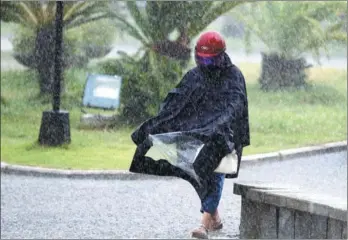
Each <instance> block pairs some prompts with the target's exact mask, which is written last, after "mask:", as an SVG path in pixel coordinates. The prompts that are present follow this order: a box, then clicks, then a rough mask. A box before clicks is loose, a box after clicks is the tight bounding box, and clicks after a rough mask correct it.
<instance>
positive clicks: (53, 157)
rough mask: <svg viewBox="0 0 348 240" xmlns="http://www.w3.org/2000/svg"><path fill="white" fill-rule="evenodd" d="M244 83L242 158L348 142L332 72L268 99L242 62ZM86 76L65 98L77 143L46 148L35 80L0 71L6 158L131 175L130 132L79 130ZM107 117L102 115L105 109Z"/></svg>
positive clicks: (69, 84) (339, 74) (340, 80)
mask: <svg viewBox="0 0 348 240" xmlns="http://www.w3.org/2000/svg"><path fill="white" fill-rule="evenodd" d="M240 68H241V69H242V71H243V72H244V74H245V77H246V79H247V89H248V97H249V108H250V110H249V112H250V126H251V143H252V144H251V146H249V147H247V148H245V152H244V153H245V155H249V154H256V153H265V152H270V151H277V150H281V149H288V148H294V147H300V146H308V145H313V144H319V143H326V142H332V141H342V140H345V139H346V136H347V128H346V122H347V80H346V79H347V74H346V72H344V71H340V70H334V69H312V70H310V80H309V82H310V84H311V85H312V87H310V88H309V89H307V90H300V91H289V92H277V93H264V92H261V91H260V90H259V88H258V83H257V77H258V75H259V71H260V67H259V65H257V64H241V65H240ZM86 73H87V71H84V70H70V71H68V72H67V73H66V76H65V79H66V89H67V94H65V95H64V98H63V101H62V108H63V109H67V110H69V112H70V124H71V137H72V143H71V144H70V145H67V146H63V147H58V148H48V147H41V146H39V145H38V144H37V143H36V142H37V139H38V134H39V128H40V123H41V116H42V111H44V110H50V109H51V108H52V107H51V104H50V102H49V99H48V100H47V99H46V100H43V99H40V98H38V97H37V94H38V86H37V83H36V81H35V78H36V76H35V74H34V73H33V72H30V71H21V72H14V71H8V72H2V74H1V96H2V97H4V99H5V102H6V104H5V105H3V104H2V105H1V160H2V161H5V162H9V163H15V164H24V165H36V166H44V167H56V168H70V169H127V168H128V166H129V164H130V162H131V159H132V156H133V153H134V150H135V146H134V144H133V143H132V142H131V139H130V134H131V132H132V130H133V129H131V128H129V127H128V128H126V127H123V128H118V129H116V130H86V129H80V128H79V121H80V117H81V111H80V107H79V104H80V103H81V96H82V90H83V84H84V82H85V79H86ZM101 112H102V111H101Z"/></svg>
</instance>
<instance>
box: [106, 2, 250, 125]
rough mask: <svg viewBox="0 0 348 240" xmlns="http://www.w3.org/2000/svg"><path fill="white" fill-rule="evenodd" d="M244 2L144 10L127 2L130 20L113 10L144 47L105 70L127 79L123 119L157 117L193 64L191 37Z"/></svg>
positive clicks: (176, 4) (153, 5)
mask: <svg viewBox="0 0 348 240" xmlns="http://www.w3.org/2000/svg"><path fill="white" fill-rule="evenodd" d="M244 2H246V1H242V0H238V1H233V2H216V1H191V2H190V1H178V2H174V1H171V2H166V1H147V2H146V6H145V8H144V7H140V6H138V5H137V4H136V2H134V1H127V2H126V7H127V9H128V12H129V16H130V19H129V20H127V19H126V18H124V17H123V16H120V15H119V14H118V13H117V12H114V13H113V17H114V18H115V19H117V20H118V26H119V27H120V28H121V29H122V30H124V31H125V32H126V33H127V34H128V35H129V36H131V37H133V38H135V39H136V40H138V41H139V42H141V44H142V47H141V49H139V53H138V54H136V55H135V56H132V57H130V56H127V55H126V54H123V55H122V58H121V59H120V60H110V61H109V62H107V63H104V65H103V66H102V71H104V72H105V73H108V74H119V75H122V76H123V78H124V83H123V89H122V96H123V97H122V99H123V102H124V106H123V111H122V115H123V117H124V118H125V119H127V120H128V121H129V122H138V121H143V120H144V119H145V118H147V117H149V116H153V115H154V114H155V113H157V111H158V109H159V104H160V101H162V100H163V98H164V97H165V95H166V93H167V91H168V90H169V89H171V88H172V87H174V86H175V84H176V83H177V82H178V81H179V80H180V79H181V77H182V74H183V71H184V69H185V68H186V67H187V64H188V63H189V60H190V58H191V49H190V46H189V45H190V41H191V39H192V38H193V37H195V36H196V35H197V34H199V32H201V31H202V30H204V29H205V28H206V27H207V26H208V25H209V24H210V23H211V22H213V21H214V20H215V19H216V18H218V17H219V16H220V15H221V14H223V13H224V12H226V11H228V10H230V9H231V8H233V7H235V6H237V5H239V4H241V3H244ZM197 19H199V21H198V20H197ZM174 33H177V34H176V35H175V34H174Z"/></svg>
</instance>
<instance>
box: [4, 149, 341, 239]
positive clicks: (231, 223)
mask: <svg viewBox="0 0 348 240" xmlns="http://www.w3.org/2000/svg"><path fill="white" fill-rule="evenodd" d="M238 180H257V181H265V182H277V183H282V182H283V183H286V184H289V183H290V184H294V185H296V186H301V187H302V188H303V189H307V190H308V191H312V192H316V193H318V192H320V193H323V194H329V195H335V196H339V197H342V198H345V199H347V153H346V152H342V153H333V154H326V155H321V156H313V157H307V158H299V159H296V160H291V161H283V162H274V163H264V164H261V165H259V166H248V167H244V168H243V169H241V172H240V177H239V178H238ZM238 180H226V182H225V188H224V192H223V197H222V200H221V206H220V212H221V216H222V218H223V220H224V224H225V225H224V229H223V230H222V231H220V232H218V233H216V234H214V235H212V236H211V238H238V232H239V230H238V227H239V220H240V203H241V201H240V196H237V195H234V194H233V183H234V182H235V181H238ZM199 208H200V205H199V199H198V197H197V196H196V194H195V192H194V190H193V188H192V187H191V186H190V185H189V184H188V183H187V182H185V181H183V180H181V179H168V180H166V178H159V179H158V180H157V179H155V180H133V181H122V180H81V179H80V180H71V179H70V180H69V179H57V178H40V177H24V176H14V175H5V174H2V176H1V238H22V239H23V238H27V239H28V238H36V239H40V238H41V239H42V238H45V239H49V238H51V239H52V238H70V239H72V238H75V239H76V238H85V239H91V238H97V239H107V238H108V239H110V238H112V239H127V238H172V239H174V238H176V239H178V238H189V237H190V235H189V232H190V230H191V229H192V228H194V227H196V226H198V224H199V220H200V212H199Z"/></svg>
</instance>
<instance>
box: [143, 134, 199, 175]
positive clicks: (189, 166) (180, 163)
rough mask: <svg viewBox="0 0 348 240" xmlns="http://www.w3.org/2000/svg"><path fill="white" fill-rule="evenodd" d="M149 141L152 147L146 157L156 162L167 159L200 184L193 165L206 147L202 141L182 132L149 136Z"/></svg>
mask: <svg viewBox="0 0 348 240" xmlns="http://www.w3.org/2000/svg"><path fill="white" fill-rule="evenodd" d="M149 140H150V141H151V143H152V147H151V148H150V150H149V151H148V152H147V154H146V156H148V157H151V158H152V159H154V160H159V159H165V160H167V161H168V162H169V163H170V164H172V165H174V166H176V167H178V168H180V169H182V170H183V171H185V172H186V173H187V174H189V175H190V176H191V177H193V178H194V179H195V180H196V181H197V182H199V177H198V175H197V174H196V172H195V171H194V168H193V163H194V161H195V159H196V157H197V156H198V154H199V152H200V151H201V149H202V148H203V147H204V143H203V142H202V141H200V140H198V139H196V138H194V137H192V136H188V135H185V134H183V133H182V132H171V133H164V134H156V135H149Z"/></svg>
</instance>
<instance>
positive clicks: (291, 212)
mask: <svg viewBox="0 0 348 240" xmlns="http://www.w3.org/2000/svg"><path fill="white" fill-rule="evenodd" d="M234 194H237V195H241V197H242V204H241V220H240V227H239V229H240V238H241V239H347V200H346V199H340V198H335V197H330V196H325V195H318V194H313V193H308V192H304V191H301V190H300V189H296V188H294V187H292V186H281V185H278V186H276V185H274V184H264V183H235V184H234Z"/></svg>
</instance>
